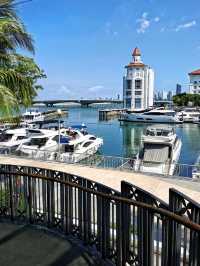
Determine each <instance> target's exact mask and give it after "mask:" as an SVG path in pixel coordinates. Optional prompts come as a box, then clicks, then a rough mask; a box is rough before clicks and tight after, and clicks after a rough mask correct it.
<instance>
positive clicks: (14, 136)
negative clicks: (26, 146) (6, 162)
mask: <svg viewBox="0 0 200 266" xmlns="http://www.w3.org/2000/svg"><path fill="white" fill-rule="evenodd" d="M27 141H28V136H27V130H26V129H25V128H17V129H8V130H6V131H4V132H2V134H1V135H0V152H1V153H4V154H5V153H9V152H12V151H15V150H16V149H17V148H18V147H19V145H21V144H23V143H26V142H27Z"/></svg>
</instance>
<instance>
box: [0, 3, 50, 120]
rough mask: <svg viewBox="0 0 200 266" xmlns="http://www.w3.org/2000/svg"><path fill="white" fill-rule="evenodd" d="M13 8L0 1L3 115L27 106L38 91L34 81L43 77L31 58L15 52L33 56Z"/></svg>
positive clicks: (0, 68) (21, 24) (23, 28)
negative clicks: (21, 106)
mask: <svg viewBox="0 0 200 266" xmlns="http://www.w3.org/2000/svg"><path fill="white" fill-rule="evenodd" d="M14 7H15V1H14V0H0V112H1V114H5V115H6V116H9V115H13V113H16V111H18V110H19V104H22V105H24V106H25V107H28V106H30V105H31V103H32V100H33V98H34V97H35V96H36V95H37V92H38V90H39V89H41V88H42V87H41V86H40V85H38V84H37V81H38V79H41V78H45V77H46V76H45V74H44V71H43V70H41V69H40V68H39V67H38V66H37V64H36V63H35V62H34V60H33V59H32V58H29V57H25V56H22V55H19V54H17V53H16V50H17V49H18V48H23V49H25V50H27V51H29V52H32V53H34V45H33V40H32V37H31V36H30V34H28V33H27V31H26V28H25V26H24V25H23V23H22V22H21V20H20V19H19V17H18V16H17V15H16V12H15V8H14Z"/></svg>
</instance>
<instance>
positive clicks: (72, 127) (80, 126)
mask: <svg viewBox="0 0 200 266" xmlns="http://www.w3.org/2000/svg"><path fill="white" fill-rule="evenodd" d="M70 128H71V129H85V128H87V126H86V125H85V124H81V125H72V126H70Z"/></svg>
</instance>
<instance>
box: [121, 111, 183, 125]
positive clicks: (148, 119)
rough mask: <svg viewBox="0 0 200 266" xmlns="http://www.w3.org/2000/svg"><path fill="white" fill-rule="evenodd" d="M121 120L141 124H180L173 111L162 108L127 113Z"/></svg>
mask: <svg viewBox="0 0 200 266" xmlns="http://www.w3.org/2000/svg"><path fill="white" fill-rule="evenodd" d="M121 120H123V121H129V122H143V123H168V124H169V123H170V124H171V123H172V124H176V123H182V121H181V120H180V119H179V117H178V116H177V115H176V112H175V111H174V110H166V109H164V108H156V109H152V110H147V111H144V110H143V111H133V112H127V113H125V114H123V115H122V117H121Z"/></svg>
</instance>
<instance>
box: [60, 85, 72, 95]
mask: <svg viewBox="0 0 200 266" xmlns="http://www.w3.org/2000/svg"><path fill="white" fill-rule="evenodd" d="M59 92H60V93H67V94H71V90H70V89H69V88H67V86H66V85H61V86H60V89H59Z"/></svg>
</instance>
